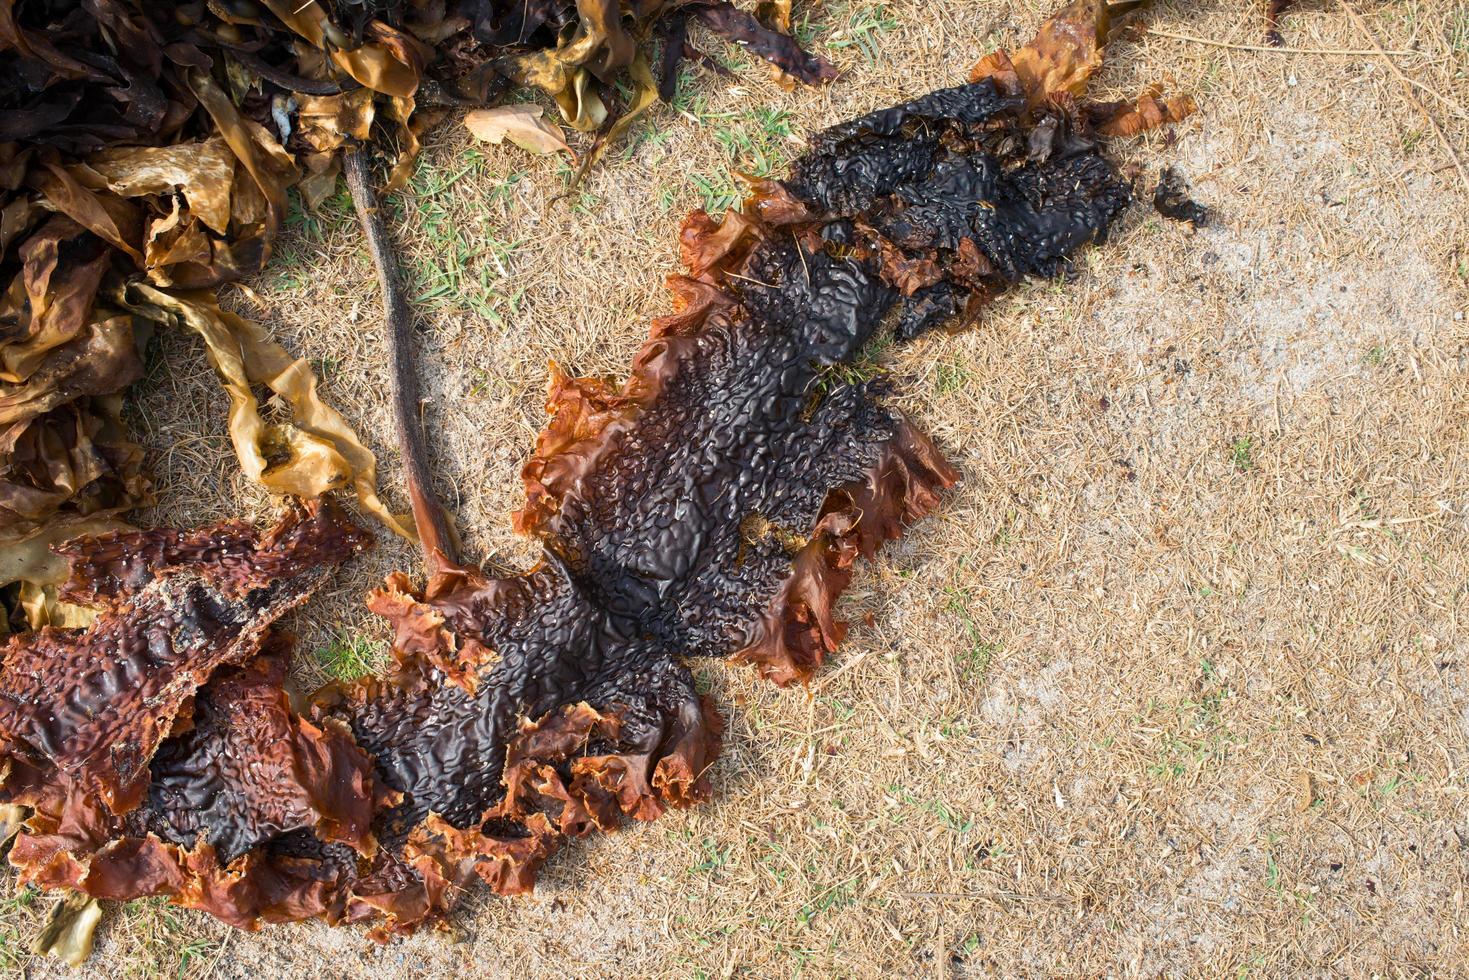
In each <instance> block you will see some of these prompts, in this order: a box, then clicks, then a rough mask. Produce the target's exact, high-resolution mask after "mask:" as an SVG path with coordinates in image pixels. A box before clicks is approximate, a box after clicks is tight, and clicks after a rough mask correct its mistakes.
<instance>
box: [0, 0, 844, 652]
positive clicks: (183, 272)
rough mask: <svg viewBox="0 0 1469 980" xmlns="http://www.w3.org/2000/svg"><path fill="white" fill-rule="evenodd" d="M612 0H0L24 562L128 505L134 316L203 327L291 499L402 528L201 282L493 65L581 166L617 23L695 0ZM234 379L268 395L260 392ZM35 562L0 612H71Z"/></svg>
mask: <svg viewBox="0 0 1469 980" xmlns="http://www.w3.org/2000/svg"><path fill="white" fill-rule="evenodd" d="M625 6H627V5H623V4H619V3H616V2H610V0H536V2H534V3H525V4H505V3H500V2H498V0H458V2H455V3H452V4H448V3H443V2H438V3H414V4H403V3H368V2H362V0H307V2H304V3H302V2H297V0H262V2H260V3H254V2H245V3H233V2H231V3H204V2H198V0H196V2H188V3H180V4H159V3H145V2H143V0H25V2H21V0H0V545H3V546H4V547H6V548H14V549H17V550H21V551H25V552H27V553H29V554H31V555H32V556H41V557H44V553H45V549H46V547H47V546H48V545H49V543H50V542H52V541H55V540H60V539H62V537H63V536H64V535H65V534H66V533H67V532H66V530H65V529H66V528H69V529H70V533H73V534H80V533H85V532H87V531H95V530H96V529H97V526H98V524H97V522H99V521H103V520H111V521H112V522H113V523H114V525H116V526H121V524H122V518H123V515H125V514H126V513H127V512H128V511H129V510H132V509H135V508H137V507H139V506H143V505H146V504H147V503H149V502H150V500H151V488H150V485H149V481H148V479H147V474H146V472H145V470H144V468H143V465H142V453H141V450H140V448H139V447H138V446H137V445H136V444H135V443H134V442H133V441H132V438H131V436H130V434H129V432H128V430H127V426H126V425H125V424H124V423H123V420H122V417H121V413H120V406H121V403H120V400H119V397H118V396H119V395H121V394H122V393H123V392H124V391H125V390H126V389H127V388H128V387H129V386H130V385H131V384H132V383H133V382H135V381H137V380H138V379H139V378H140V377H141V375H142V352H143V349H144V347H145V345H146V343H147V341H148V338H149V336H150V335H151V334H152V332H153V330H154V329H155V327H160V328H173V327H183V328H185V329H189V330H192V331H194V332H196V333H198V334H199V335H201V336H202V337H203V338H204V340H205V342H206V345H207V348H208V355H209V359H210V362H211V364H212V366H213V367H214V368H215V370H216V372H217V374H218V376H219V380H220V383H221V384H222V385H223V386H224V388H225V389H226V390H227V391H228V394H229V397H230V403H231V411H230V418H229V426H230V435H231V440H232V442H233V445H234V449H235V452H236V455H237V456H238V457H239V461H240V465H241V468H242V470H243V471H244V473H245V475H246V476H247V478H249V479H251V480H253V481H255V482H257V483H259V484H261V485H262V486H264V487H265V488H266V489H267V490H269V491H271V492H273V493H277V494H282V495H295V496H300V497H303V498H313V497H317V496H320V495H321V494H322V493H325V492H327V491H330V490H339V489H340V490H348V489H350V490H351V491H353V492H355V494H356V496H357V498H358V501H359V502H360V504H361V506H362V508H363V510H365V511H366V512H367V513H369V514H371V515H373V516H374V517H375V518H377V519H378V520H379V521H381V522H382V523H383V524H384V525H385V526H387V527H389V528H390V529H392V530H394V531H396V532H399V533H402V534H404V535H407V536H411V534H412V532H411V530H410V529H409V527H408V526H407V525H406V524H404V523H402V522H401V521H400V520H399V519H398V517H397V516H396V515H394V514H392V513H391V512H390V511H389V510H388V509H387V507H386V506H385V505H384V504H383V503H382V501H381V500H380V499H379V498H378V496H377V490H376V460H375V459H374V457H373V455H372V453H371V452H370V451H369V450H368V449H367V448H366V447H365V446H364V445H363V442H362V440H361V439H360V438H359V437H358V435H357V434H356V433H355V432H354V431H353V430H352V428H351V427H350V426H348V424H347V423H346V422H345V421H344V420H343V419H342V418H341V417H340V416H339V415H338V414H337V413H336V412H335V411H334V410H332V409H331V408H330V407H329V406H328V405H327V404H326V403H325V402H324V401H323V400H322V398H321V397H320V395H319V394H318V392H317V391H316V379H315V377H314V375H313V373H312V370H311V368H310V366H309V365H308V363H307V362H306V361H305V360H304V359H295V358H291V357H290V356H288V355H287V354H286V352H285V351H284V350H283V349H282V348H281V347H280V346H279V345H277V344H275V343H274V342H273V341H272V340H271V339H270V336H269V333H268V331H267V330H265V329H264V328H263V327H262V326H261V325H260V324H258V323H253V322H251V321H248V320H245V319H242V318H240V317H238V316H234V315H232V314H229V313H226V312H223V311H222V310H221V309H220V308H219V306H218V303H217V297H216V296H215V294H214V291H215V290H217V289H218V288H219V287H220V286H222V285H224V284H227V283H231V282H235V281H237V280H239V279H241V278H243V277H246V276H250V275H253V274H256V273H258V272H259V271H260V270H261V269H262V268H264V267H265V265H266V264H267V263H268V261H269V260H270V256H271V251H272V248H273V244H274V241H275V237H276V234H277V233H278V231H279V229H280V228H281V226H282V223H283V221H284V220H285V216H286V213H287V208H288V191H289V190H290V189H291V188H293V187H295V188H297V189H298V191H299V194H300V197H301V200H302V201H303V202H304V203H305V204H306V205H307V206H315V205H316V204H318V203H319V202H320V201H322V200H324V199H325V198H326V197H327V196H328V195H329V194H330V193H331V191H332V188H333V187H334V186H335V183H336V181H337V178H338V175H339V173H340V171H341V154H342V151H343V150H344V149H346V150H351V149H353V148H357V147H362V146H366V145H372V144H380V145H392V146H394V147H396V153H395V156H394V159H393V163H392V173H391V176H390V178H389V181H388V188H389V189H392V188H396V187H400V186H402V184H403V183H404V182H405V181H406V179H407V177H408V174H409V173H410V171H411V168H412V165H413V161H414V158H415V155H416V154H417V152H418V149H419V146H420V142H419V135H420V134H421V133H422V131H423V130H424V128H425V127H427V126H428V125H430V124H431V123H432V122H434V121H435V120H436V119H438V118H440V117H441V116H442V115H443V114H444V111H445V110H446V109H448V108H451V107H457V106H462V105H490V104H493V103H496V102H498V101H499V100H500V99H501V98H502V97H503V96H504V95H505V94H507V92H509V91H510V90H511V89H512V88H513V87H514V86H515V85H517V84H519V85H526V86H530V87H534V88H539V89H541V90H544V91H545V92H547V93H549V94H550V95H552V96H554V97H555V98H556V99H557V103H558V105H559V106H560V108H561V111H562V114H563V116H564V118H565V119H566V121H567V122H568V123H570V124H571V125H573V126H574V127H575V128H577V129H582V130H587V131H597V132H598V136H597V137H596V143H595V146H594V147H593V149H592V150H591V152H589V153H588V154H587V155H586V157H585V158H584V161H583V169H585V167H586V166H589V165H590V164H591V163H592V162H593V161H595V160H596V159H597V157H598V155H599V154H600V153H601V152H602V150H603V149H605V147H606V146H607V145H609V144H611V143H612V142H614V141H616V140H617V139H618V138H620V137H621V136H622V134H623V133H624V132H626V130H627V129H628V128H629V127H630V126H631V124H632V123H633V121H634V120H635V119H636V118H637V117H638V115H639V114H640V113H641V112H643V111H645V110H646V109H647V108H648V107H649V106H650V105H651V104H652V103H653V102H654V101H655V99H656V86H655V84H654V83H653V80H652V75H651V70H650V68H649V64H648V51H647V50H646V49H647V46H646V44H643V45H642V46H641V48H640V41H639V40H638V39H641V38H644V37H646V36H647V35H649V34H650V33H651V29H652V28H653V27H654V26H656V25H658V24H660V23H661V22H662V21H663V20H665V19H667V18H676V19H681V18H686V17H688V16H690V15H691V13H692V12H693V11H694V10H695V8H696V7H698V6H699V5H693V6H689V5H686V4H664V3H654V4H636V5H631V7H629V9H626V10H624V7H625ZM702 13H704V14H707V15H708V16H709V17H710V18H712V19H713V20H715V21H718V22H720V23H724V24H725V29H726V32H727V33H730V34H731V35H732V36H734V37H736V38H737V39H739V40H742V41H747V42H749V43H750V44H751V46H752V47H753V48H754V50H755V51H756V53H758V54H762V55H763V56H768V57H770V58H773V59H775V60H776V61H777V62H779V63H781V64H782V65H785V66H786V67H788V68H789V69H790V70H791V71H793V72H795V73H797V74H799V75H800V76H801V77H803V78H806V79H807V80H809V81H811V82H813V83H816V82H822V81H827V80H829V79H830V77H831V74H832V73H831V71H830V66H829V65H827V64H826V63H825V62H823V61H821V60H820V59H817V58H812V57H810V56H808V55H806V54H805V53H804V52H802V51H801V50H800V49H799V48H798V47H797V46H796V45H795V42H794V41H792V40H791V39H790V38H789V37H788V36H787V35H784V34H780V33H778V32H774V31H771V30H769V29H767V28H764V27H763V26H760V25H755V26H754V27H751V26H749V25H747V24H745V23H744V21H743V20H742V19H741V18H740V17H738V16H736V15H734V14H733V13H731V12H728V11H723V10H722V8H721V6H720V5H719V4H713V5H710V4H703V5H702ZM681 43H682V42H680V45H679V46H680V47H681ZM678 53H679V52H678V51H674V52H673V54H675V55H677V54H678ZM623 78H626V79H628V80H629V81H631V82H632V83H633V85H634V92H633V95H632V96H631V97H629V98H626V99H624V98H623V96H622V95H621V94H620V92H619V89H618V87H617V83H618V81H619V80H620V79H623ZM502 108H503V107H502ZM516 118H517V119H518V121H519V124H520V125H519V130H520V131H521V132H522V133H525V132H527V131H529V132H530V133H531V134H532V136H534V137H536V139H537V142H535V143H534V144H533V145H538V146H541V147H546V146H551V147H557V146H559V145H560V146H564V143H561V142H560V140H561V137H560V130H559V128H557V127H555V126H554V124H551V123H549V122H544V121H540V120H536V121H535V123H533V124H527V123H526V120H527V119H528V118H529V117H527V116H525V115H523V114H522V115H521V116H518V117H516ZM525 141H526V140H525V139H522V142H525ZM258 387H265V388H268V389H270V390H271V392H272V393H273V394H274V395H276V396H278V399H279V404H280V405H281V407H282V408H283V409H285V410H284V411H282V412H279V413H275V414H274V415H272V414H271V413H263V412H262V411H261V410H260V406H259V403H258V402H257V401H256V396H255V393H254V391H253V389H255V388H258ZM20 571H24V572H25V574H24V575H21V574H20ZM59 574H60V572H59V568H58V567H57V565H56V564H55V563H49V564H48V563H46V562H44V561H39V560H35V561H28V562H26V563H24V567H23V568H22V565H21V563H15V564H14V566H13V568H12V569H10V570H7V569H6V568H4V567H0V576H4V577H0V589H4V590H6V591H7V593H8V594H7V595H5V597H4V598H5V606H6V608H5V609H4V613H5V615H3V616H0V627H3V629H0V631H3V632H8V631H9V629H10V628H11V627H12V626H13V627H15V628H23V627H24V626H26V625H29V626H32V627H35V626H40V625H43V624H44V623H47V622H54V621H59V620H61V619H65V618H67V617H69V616H72V615H73V612H71V611H68V610H65V609H62V608H61V607H59V606H58V605H57V604H56V601H55V599H54V592H55V588H56V586H57V584H58V580H59ZM12 586H13V588H12Z"/></svg>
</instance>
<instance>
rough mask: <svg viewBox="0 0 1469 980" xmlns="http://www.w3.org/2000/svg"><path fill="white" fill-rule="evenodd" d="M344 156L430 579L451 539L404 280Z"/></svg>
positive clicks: (362, 165)
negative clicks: (372, 277)
mask: <svg viewBox="0 0 1469 980" xmlns="http://www.w3.org/2000/svg"><path fill="white" fill-rule="evenodd" d="M344 155H345V157H346V161H345V166H344V167H343V169H344V170H345V171H346V176H347V188H348V190H350V191H351V192H352V206H353V207H354V208H355V209H356V211H357V223H358V224H360V225H361V226H362V233H363V235H364V236H366V238H367V250H368V252H369V253H371V255H372V264H373V266H374V267H375V268H376V270H377V284H378V289H379V290H380V291H381V292H382V296H383V315H384V317H385V318H386V320H387V324H388V366H389V368H390V370H391V378H392V401H393V428H394V429H395V430H396V435H397V437H398V447H399V450H400V451H401V452H402V454H403V478H404V480H405V481H406V482H407V484H408V499H409V502H410V503H411V505H412V507H413V525H414V527H415V528H416V529H417V531H418V544H419V547H420V548H422V549H423V564H424V570H425V571H426V572H427V573H428V574H429V575H433V574H434V573H435V572H438V571H440V570H442V569H443V568H444V567H445V566H446V565H452V564H453V563H454V557H455V556H454V537H453V534H452V532H451V531H450V529H449V519H448V515H446V514H445V513H444V508H443V507H442V506H440V505H439V502H438V500H437V499H436V498H435V497H434V491H433V484H432V483H430V482H429V473H428V450H427V448H426V447H425V445H424V439H423V426H422V424H421V422H420V420H419V418H418V406H419V403H420V398H419V390H418V373H417V371H415V370H414V367H413V317H412V313H411V311H410V310H409V309H408V300H407V298H405V297H404V295H403V274H402V272H401V271H400V270H399V268H398V257H397V254H396V253H395V252H394V251H393V243H392V240H391V238H390V237H389V236H388V230H387V227H386V226H385V225H384V224H383V218H382V213H381V211H380V210H379V208H378V198H377V191H376V190H374V189H373V186H372V177H371V175H370V174H369V172H368V166H367V156H366V151H365V150H358V149H348V150H346V151H345V154H344Z"/></svg>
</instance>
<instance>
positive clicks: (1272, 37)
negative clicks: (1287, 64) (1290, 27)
mask: <svg viewBox="0 0 1469 980" xmlns="http://www.w3.org/2000/svg"><path fill="white" fill-rule="evenodd" d="M1295 2H1296V0H1265V43H1266V44H1270V45H1273V46H1275V47H1277V48H1278V47H1281V46H1283V45H1284V44H1285V38H1284V36H1282V35H1281V33H1280V18H1281V17H1282V16H1283V15H1284V14H1285V12H1286V11H1287V10H1289V9H1290V8H1291V7H1293V6H1295Z"/></svg>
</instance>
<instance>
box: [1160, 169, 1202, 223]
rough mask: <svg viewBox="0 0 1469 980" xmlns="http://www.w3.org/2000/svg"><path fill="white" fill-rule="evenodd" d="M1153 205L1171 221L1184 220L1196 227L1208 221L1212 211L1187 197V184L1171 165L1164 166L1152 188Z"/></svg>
mask: <svg viewBox="0 0 1469 980" xmlns="http://www.w3.org/2000/svg"><path fill="white" fill-rule="evenodd" d="M1153 207H1154V209H1156V210H1157V212H1158V213H1159V214H1161V215H1162V216H1163V217H1165V218H1168V219H1170V220H1172V221H1185V222H1187V223H1189V224H1191V225H1193V226H1194V227H1196V228H1202V227H1203V226H1204V225H1206V224H1208V223H1209V220H1210V217H1211V214H1212V212H1210V210H1209V209H1208V208H1206V207H1204V205H1202V204H1200V203H1199V202H1197V201H1195V200H1194V199H1193V198H1191V197H1189V194H1188V184H1187V183H1185V182H1184V179H1183V176H1182V175H1181V174H1179V172H1178V171H1177V170H1174V169H1173V168H1172V167H1164V168H1163V170H1162V171H1161V172H1160V173H1159V174H1158V185H1157V186H1156V187H1155V188H1154V189H1153Z"/></svg>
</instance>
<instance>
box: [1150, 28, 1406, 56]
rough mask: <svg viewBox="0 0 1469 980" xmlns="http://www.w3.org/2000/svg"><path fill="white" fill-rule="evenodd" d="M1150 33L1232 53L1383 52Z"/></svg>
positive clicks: (1166, 32)
mask: <svg viewBox="0 0 1469 980" xmlns="http://www.w3.org/2000/svg"><path fill="white" fill-rule="evenodd" d="M1148 33H1149V34H1154V35H1157V36H1158V37H1171V38H1173V39H1174V40H1177V41H1190V42H1192V43H1194V44H1207V45H1208V46H1209V47H1211V48H1228V49H1229V50H1231V51H1259V52H1262V53H1264V54H1323V55H1340V56H1344V57H1354V58H1360V57H1363V56H1364V55H1369V54H1377V53H1378V52H1380V51H1381V49H1380V48H1378V49H1376V50H1373V49H1368V48H1362V49H1357V48H1277V47H1275V46H1274V45H1270V44H1231V43H1230V42H1228V41H1211V40H1210V39H1209V38H1207V37H1194V36H1193V35H1192V34H1175V33H1173V32H1172V31H1160V30H1158V29H1157V28H1156V27H1149V28H1148ZM1387 53H1388V54H1397V55H1411V54H1417V52H1416V51H1390V52H1387Z"/></svg>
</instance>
